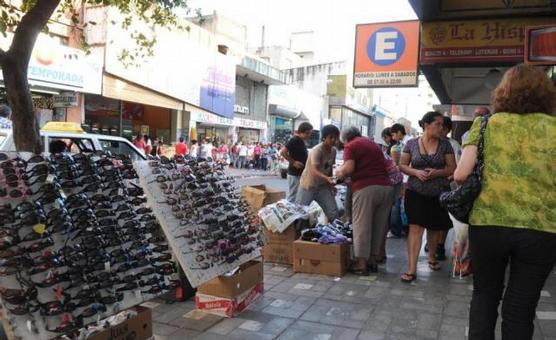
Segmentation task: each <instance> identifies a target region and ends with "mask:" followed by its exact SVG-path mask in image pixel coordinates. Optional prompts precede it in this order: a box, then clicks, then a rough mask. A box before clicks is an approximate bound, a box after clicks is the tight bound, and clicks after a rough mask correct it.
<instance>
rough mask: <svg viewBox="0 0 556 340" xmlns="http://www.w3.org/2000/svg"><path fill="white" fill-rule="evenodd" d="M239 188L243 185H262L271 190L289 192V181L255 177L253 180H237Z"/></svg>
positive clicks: (277, 178) (276, 177)
mask: <svg viewBox="0 0 556 340" xmlns="http://www.w3.org/2000/svg"><path fill="white" fill-rule="evenodd" d="M236 183H237V185H238V186H240V187H241V186H243V185H260V184H264V185H266V186H267V187H269V188H272V189H276V190H282V191H286V192H287V191H288V181H287V180H286V179H282V178H280V177H279V176H264V177H253V178H242V179H238V180H236Z"/></svg>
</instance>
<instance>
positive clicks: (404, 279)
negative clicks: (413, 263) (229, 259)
mask: <svg viewBox="0 0 556 340" xmlns="http://www.w3.org/2000/svg"><path fill="white" fill-rule="evenodd" d="M400 280H401V281H402V282H405V283H411V282H413V281H415V280H417V274H411V273H404V274H403V275H402V277H400Z"/></svg>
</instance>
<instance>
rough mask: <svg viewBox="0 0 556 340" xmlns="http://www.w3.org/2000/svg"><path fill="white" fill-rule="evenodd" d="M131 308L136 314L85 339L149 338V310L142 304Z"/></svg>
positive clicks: (140, 339)
mask: <svg viewBox="0 0 556 340" xmlns="http://www.w3.org/2000/svg"><path fill="white" fill-rule="evenodd" d="M133 309H135V310H136V311H137V316H135V317H133V318H131V319H128V320H126V321H124V322H122V323H121V324H118V325H115V326H112V327H110V328H107V329H105V330H103V331H102V332H99V333H95V334H93V335H91V336H90V337H88V338H87V340H127V339H137V340H142V339H149V338H151V337H152V336H153V325H152V313H151V310H150V309H149V308H146V307H142V306H136V307H133Z"/></svg>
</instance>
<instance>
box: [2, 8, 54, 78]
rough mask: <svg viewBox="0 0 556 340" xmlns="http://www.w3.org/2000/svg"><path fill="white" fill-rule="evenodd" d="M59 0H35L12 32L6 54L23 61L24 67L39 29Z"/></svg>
mask: <svg viewBox="0 0 556 340" xmlns="http://www.w3.org/2000/svg"><path fill="white" fill-rule="evenodd" d="M60 1H61V0H37V2H36V4H35V6H33V8H31V9H30V10H29V12H27V13H25V15H24V16H23V17H22V18H21V21H20V23H19V25H17V29H16V31H15V34H14V38H13V41H12V45H11V46H10V49H9V50H8V52H7V53H8V54H10V55H12V56H17V57H18V58H17V59H20V58H21V59H20V60H21V61H23V62H25V69H26V68H27V64H28V63H29V59H30V58H31V53H32V52H33V47H34V46H35V42H36V41H37V37H38V35H39V33H40V32H41V30H42V29H43V28H44V27H45V26H46V24H47V23H48V19H50V17H51V16H52V14H53V13H54V10H55V9H56V7H58V5H59V4H60Z"/></svg>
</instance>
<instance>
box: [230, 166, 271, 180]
mask: <svg viewBox="0 0 556 340" xmlns="http://www.w3.org/2000/svg"><path fill="white" fill-rule="evenodd" d="M226 173H227V174H229V175H230V176H233V177H234V178H236V179H242V178H253V177H277V176H280V174H279V173H273V172H271V171H263V170H254V169H253V170H249V169H236V168H231V167H228V168H226Z"/></svg>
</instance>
